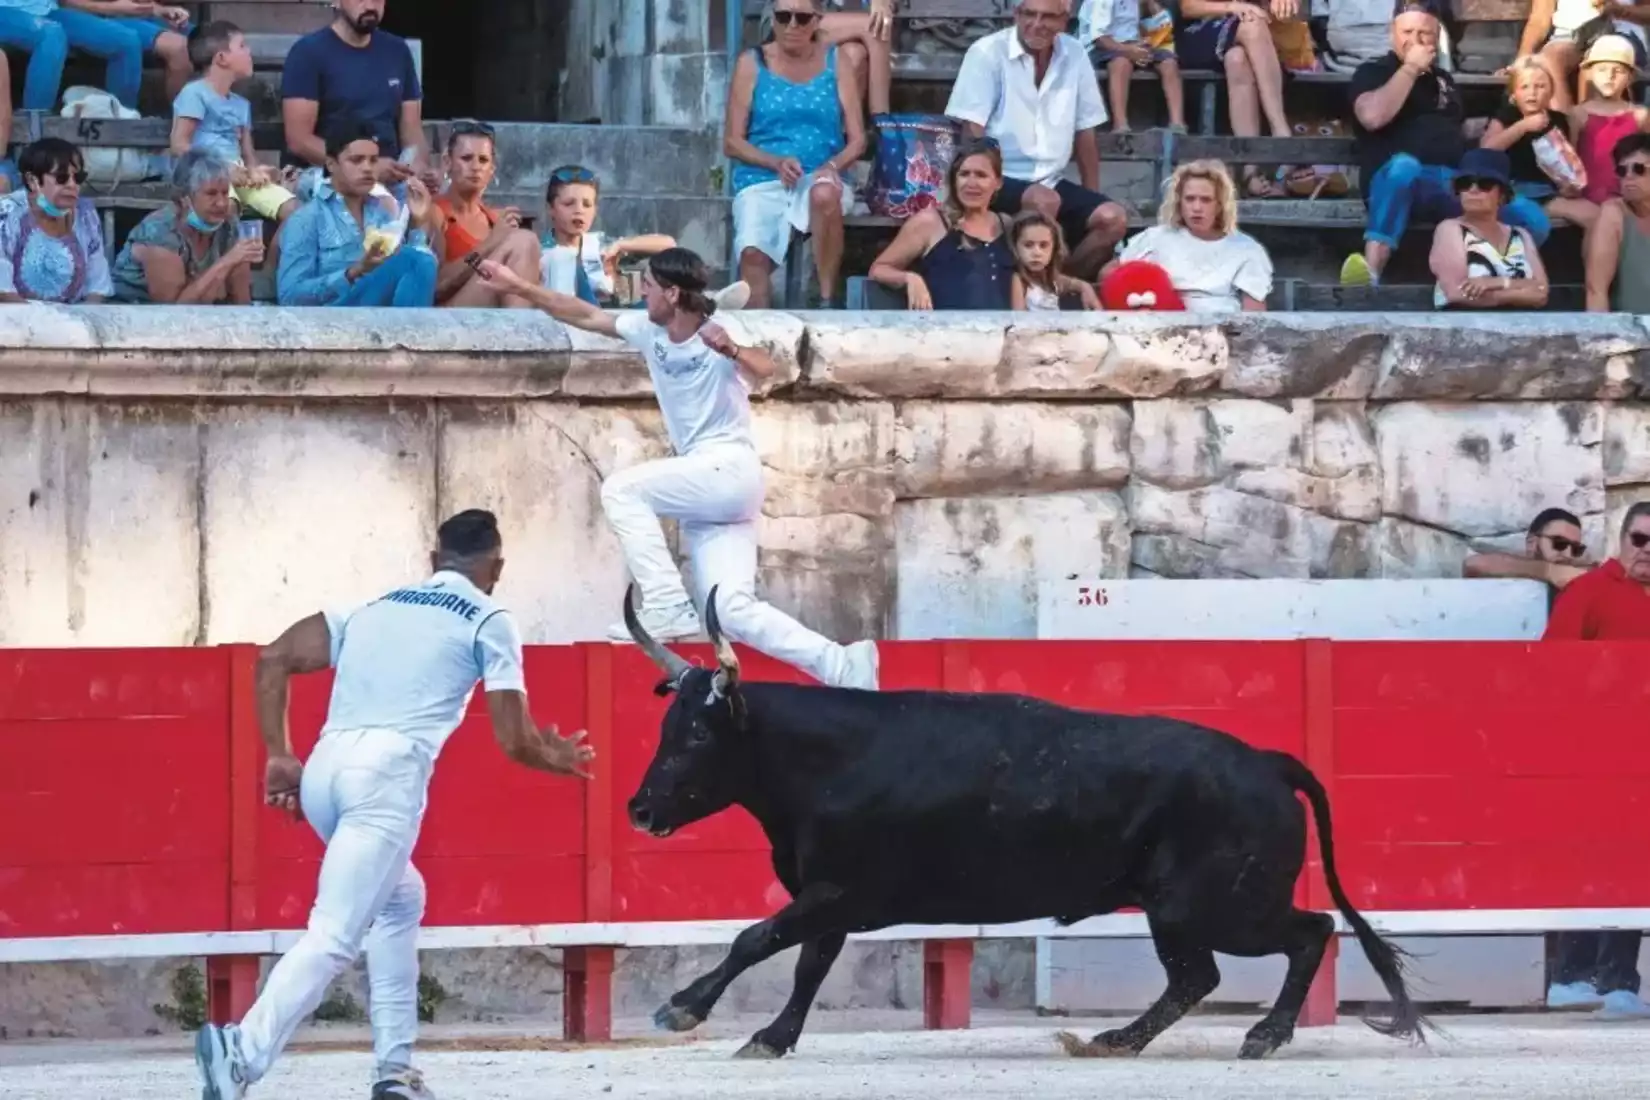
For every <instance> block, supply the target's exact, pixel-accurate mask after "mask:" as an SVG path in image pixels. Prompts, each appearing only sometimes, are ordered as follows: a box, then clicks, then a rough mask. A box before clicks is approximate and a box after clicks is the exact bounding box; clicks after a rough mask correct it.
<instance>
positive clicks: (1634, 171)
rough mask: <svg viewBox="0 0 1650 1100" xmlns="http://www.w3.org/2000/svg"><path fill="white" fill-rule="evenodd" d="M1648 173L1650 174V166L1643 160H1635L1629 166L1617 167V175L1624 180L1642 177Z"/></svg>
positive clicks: (1619, 165)
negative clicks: (1631, 177) (1630, 177)
mask: <svg viewBox="0 0 1650 1100" xmlns="http://www.w3.org/2000/svg"><path fill="white" fill-rule="evenodd" d="M1646 172H1650V164H1646V163H1644V162H1643V161H1642V160H1635V161H1632V162H1630V163H1628V164H1618V165H1616V175H1618V176H1620V177H1621V178H1622V179H1626V178H1627V177H1628V176H1633V177H1638V176H1642V175H1644V174H1645V173H1646Z"/></svg>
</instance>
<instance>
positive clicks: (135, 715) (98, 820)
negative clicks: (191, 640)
mask: <svg viewBox="0 0 1650 1100" xmlns="http://www.w3.org/2000/svg"><path fill="white" fill-rule="evenodd" d="M229 696H230V690H229V676H228V665H227V663H226V662H225V661H224V658H223V654H222V652H221V651H219V650H213V649H129V650H108V649H55V650H9V651H0V938H4V937H23V936H87V935H109V934H116V933H132V932H190V931H198V930H201V929H219V928H223V927H225V926H226V921H227V919H228V893H227V891H226V890H225V884H226V883H227V881H228V861H229V829H228V824H229V744H228V740H227V739H226V738H225V736H224V729H225V723H226V718H227V715H228V713H229Z"/></svg>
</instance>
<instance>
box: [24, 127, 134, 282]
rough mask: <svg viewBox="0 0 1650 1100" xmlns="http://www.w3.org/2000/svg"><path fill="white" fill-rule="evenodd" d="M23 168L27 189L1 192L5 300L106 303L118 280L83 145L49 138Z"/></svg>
mask: <svg viewBox="0 0 1650 1100" xmlns="http://www.w3.org/2000/svg"><path fill="white" fill-rule="evenodd" d="M17 167H18V169H19V170H20V172H21V174H22V176H23V186H24V188H25V190H22V191H15V192H13V193H12V194H10V195H7V196H5V197H4V198H0V302H62V303H65V304H69V305H74V304H77V303H80V302H101V301H104V300H105V299H107V298H108V297H109V296H110V295H112V294H113V293H114V283H113V282H112V281H111V280H110V278H109V255H108V253H107V252H106V251H105V250H104V247H103V226H102V224H101V222H100V221H99V220H98V216H97V207H96V206H94V205H93V204H92V200H91V199H85V198H81V197H80V188H81V186H82V185H83V184H84V183H85V182H86V163H85V161H84V160H82V159H81V156H80V150H79V149H76V148H75V147H74V146H73V145H71V144H69V143H68V142H66V141H64V140H63V139H62V138H42V139H41V140H40V141H37V142H35V143H34V144H33V145H30V146H29V147H28V148H27V149H24V150H23V155H22V156H20V157H18V158H17Z"/></svg>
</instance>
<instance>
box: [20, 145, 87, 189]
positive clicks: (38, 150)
mask: <svg viewBox="0 0 1650 1100" xmlns="http://www.w3.org/2000/svg"><path fill="white" fill-rule="evenodd" d="M85 167H86V158H85V157H84V156H82V155H81V152H80V148H79V147H78V146H76V145H75V144H74V143H73V142H70V141H65V140H64V139H63V138H55V137H49V138H41V139H40V140H39V141H35V142H30V143H29V144H28V145H27V146H25V147H24V149H23V152H22V153H20V154H18V157H17V173H18V175H21V176H33V177H35V178H36V179H39V178H41V177H42V176H49V175H51V174H52V173H53V172H61V171H62V170H63V169H65V168H68V169H71V170H74V171H82V170H84V169H85Z"/></svg>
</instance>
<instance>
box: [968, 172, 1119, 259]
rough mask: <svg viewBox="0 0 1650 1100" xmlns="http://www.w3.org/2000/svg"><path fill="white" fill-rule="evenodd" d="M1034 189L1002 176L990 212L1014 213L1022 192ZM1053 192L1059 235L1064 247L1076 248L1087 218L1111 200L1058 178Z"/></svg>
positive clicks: (1083, 232) (1086, 229) (1084, 233)
mask: <svg viewBox="0 0 1650 1100" xmlns="http://www.w3.org/2000/svg"><path fill="white" fill-rule="evenodd" d="M1032 186H1034V185H1033V184H1030V183H1028V182H1026V181H1025V180H1017V179H1010V178H1009V177H1007V176H1004V177H1003V188H1002V190H1001V191H998V192H997V197H996V198H994V199H992V200H991V209H993V210H995V211H997V212H998V213H1000V214H1018V213H1019V212H1020V206H1021V203H1022V202H1023V201H1024V200H1025V194H1026V189H1027V188H1028V187H1032ZM1054 193H1055V194H1056V195H1059V196H1060V216H1059V218H1058V219H1057V220H1058V221H1059V223H1060V232H1061V233H1062V234H1063V235H1064V236H1065V238H1066V248H1067V249H1073V248H1076V247H1077V246H1078V244H1080V243H1081V242H1082V240H1083V238H1084V237H1086V236H1088V234H1089V219H1090V218H1092V217H1094V212H1095V211H1096V210H1098V209H1100V208H1101V207H1102V206H1104V205H1105V204H1106V203H1108V202H1110V201H1111V200H1110V199H1108V198H1107V197H1106V196H1104V195H1102V194H1101V193H1100V192H1098V191H1090V190H1089V189H1088V188H1087V187H1084V186H1083V185H1082V184H1078V183H1072V182H1071V181H1070V180H1068V179H1062V180H1061V181H1060V182H1059V183H1056V184H1055V185H1054Z"/></svg>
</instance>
